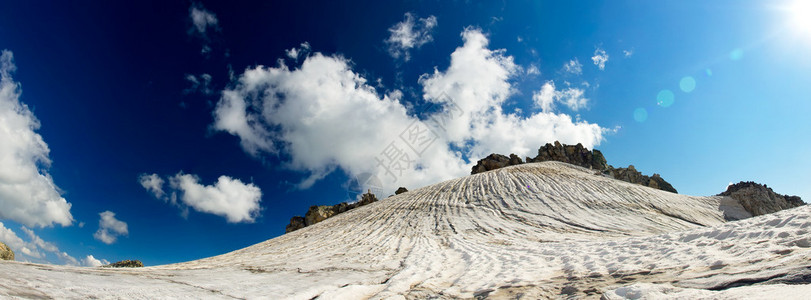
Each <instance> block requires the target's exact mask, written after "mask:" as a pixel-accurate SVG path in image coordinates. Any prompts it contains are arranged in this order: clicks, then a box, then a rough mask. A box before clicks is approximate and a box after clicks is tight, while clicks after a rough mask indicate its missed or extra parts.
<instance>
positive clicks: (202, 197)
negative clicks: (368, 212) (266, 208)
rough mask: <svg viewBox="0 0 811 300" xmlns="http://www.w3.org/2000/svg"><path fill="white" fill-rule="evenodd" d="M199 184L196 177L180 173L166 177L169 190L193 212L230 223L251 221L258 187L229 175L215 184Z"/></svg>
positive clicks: (256, 207)
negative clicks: (213, 215)
mask: <svg viewBox="0 0 811 300" xmlns="http://www.w3.org/2000/svg"><path fill="white" fill-rule="evenodd" d="M199 181H200V178H198V177H197V176H194V175H189V174H182V173H178V174H177V175H175V176H173V177H170V178H169V183H170V185H171V186H172V188H173V189H175V190H177V191H178V192H180V193H181V195H180V200H181V201H182V203H183V204H185V205H188V206H190V207H191V208H194V210H196V211H199V212H204V213H210V214H215V215H218V216H223V217H225V218H226V220H228V222H230V223H239V222H247V223H252V222H254V220H255V218H256V217H257V215H258V214H259V210H260V208H259V201H260V200H261V199H262V191H261V190H260V189H259V188H258V187H257V186H255V185H254V184H252V183H249V184H244V183H242V181H240V180H239V179H232V178H230V177H228V176H220V178H218V179H217V183H215V184H214V185H201V184H200V183H199ZM174 197H175V196H174V195H173V198H174Z"/></svg>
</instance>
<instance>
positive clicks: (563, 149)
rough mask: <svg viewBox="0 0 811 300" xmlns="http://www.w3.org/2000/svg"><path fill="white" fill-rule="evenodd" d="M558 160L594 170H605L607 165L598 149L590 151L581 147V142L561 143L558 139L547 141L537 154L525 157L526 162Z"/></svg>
mask: <svg viewBox="0 0 811 300" xmlns="http://www.w3.org/2000/svg"><path fill="white" fill-rule="evenodd" d="M549 160H554V161H560V162H565V163H570V164H573V165H577V166H581V167H584V168H590V169H594V170H605V169H606V167H607V166H608V165H607V164H606V160H605V157H603V153H602V152H600V150H594V151H590V150H589V149H586V147H583V144H581V143H577V145H574V146H572V145H563V144H561V143H560V142H558V141H555V143H554V144H550V143H547V144H546V145H544V146H543V147H541V148H540V149H538V156H536V157H535V158H532V159H530V158H527V162H542V161H549Z"/></svg>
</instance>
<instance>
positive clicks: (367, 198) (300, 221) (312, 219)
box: [284, 188, 405, 233]
mask: <svg viewBox="0 0 811 300" xmlns="http://www.w3.org/2000/svg"><path fill="white" fill-rule="evenodd" d="M402 189H405V188H402ZM398 191H399V189H398ZM377 201H378V200H377V197H376V196H375V194H372V191H367V192H366V193H365V194H363V195H361V198H360V201H358V202H355V203H351V204H350V203H346V202H341V203H338V204H335V205H331V206H330V205H313V206H310V209H309V210H307V213H306V214H304V217H301V216H295V217H292V218H290V223H289V224H287V226H286V227H285V229H284V232H285V233H288V232H293V231H296V230H299V229H302V228H304V227H307V226H310V225H313V224H316V223H319V222H321V221H324V220H326V219H328V218H331V217H333V216H335V215H337V214H340V213H343V212H346V211H348V210H351V209H354V208H357V207H361V206H364V205H368V204H371V203H374V202H377Z"/></svg>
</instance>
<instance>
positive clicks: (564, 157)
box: [470, 141, 677, 193]
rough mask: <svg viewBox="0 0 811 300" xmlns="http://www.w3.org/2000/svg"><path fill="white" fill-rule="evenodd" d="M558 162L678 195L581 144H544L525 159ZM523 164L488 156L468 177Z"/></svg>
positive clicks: (513, 158)
mask: <svg viewBox="0 0 811 300" xmlns="http://www.w3.org/2000/svg"><path fill="white" fill-rule="evenodd" d="M550 160H551V161H559V162H565V163H569V164H573V165H576V166H581V167H584V168H589V169H592V170H597V172H598V174H599V173H602V174H605V175H607V176H610V177H612V178H614V179H619V180H622V181H627V182H630V183H636V184H641V185H644V186H647V187H652V188H655V189H660V190H663V191H668V192H672V193H677V192H676V189H675V188H673V186H672V185H670V183H668V182H667V181H665V180H664V179H663V178H662V176H661V175H659V174H656V173H654V174H653V175H652V176H647V175H642V173H640V172H639V171H637V170H636V168H634V166H633V165H631V166H628V168H614V167H613V166H611V165H609V164H608V163H607V161H606V160H605V157H604V156H603V153H602V152H600V150H597V149H594V150H589V149H586V147H583V144H580V143H578V144H577V145H574V146H572V145H564V144H561V143H560V142H558V141H555V143H554V144H550V143H547V144H546V145H544V146H542V147H541V148H540V149H538V156H535V158H531V157H527V160H526V162H527V163H533V162H544V161H550ZM523 163H524V162H523V161H521V158H519V157H518V156H517V155H515V154H510V156H509V157H507V156H504V155H501V154H496V153H493V154H490V155H488V156H487V157H485V158H483V159H480V160H479V161H478V162H476V165H475V166H473V170H471V172H470V174H471V175H473V174H477V173H481V172H487V171H490V170H495V169H499V168H503V167H506V166H514V165H520V164H523Z"/></svg>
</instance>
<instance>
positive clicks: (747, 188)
mask: <svg viewBox="0 0 811 300" xmlns="http://www.w3.org/2000/svg"><path fill="white" fill-rule="evenodd" d="M719 196H729V197H731V198H732V199H735V200H737V201H738V203H740V204H741V205H742V206H743V208H744V209H745V210H746V211H748V212H749V213H751V214H752V216H759V215H765V214H770V213H773V212H776V211H780V210H784V209H789V208H794V207H798V206H801V205H805V202H803V200H802V199H800V197H798V196H789V195H780V194H778V193H775V192H774V191H773V190H772V189H771V188H769V187H768V186H766V185H765V184H759V183H755V182H752V181H741V182H739V183H736V184H733V185H730V186H728V187H727V190H726V191H724V192H723V193H721V194H719Z"/></svg>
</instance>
